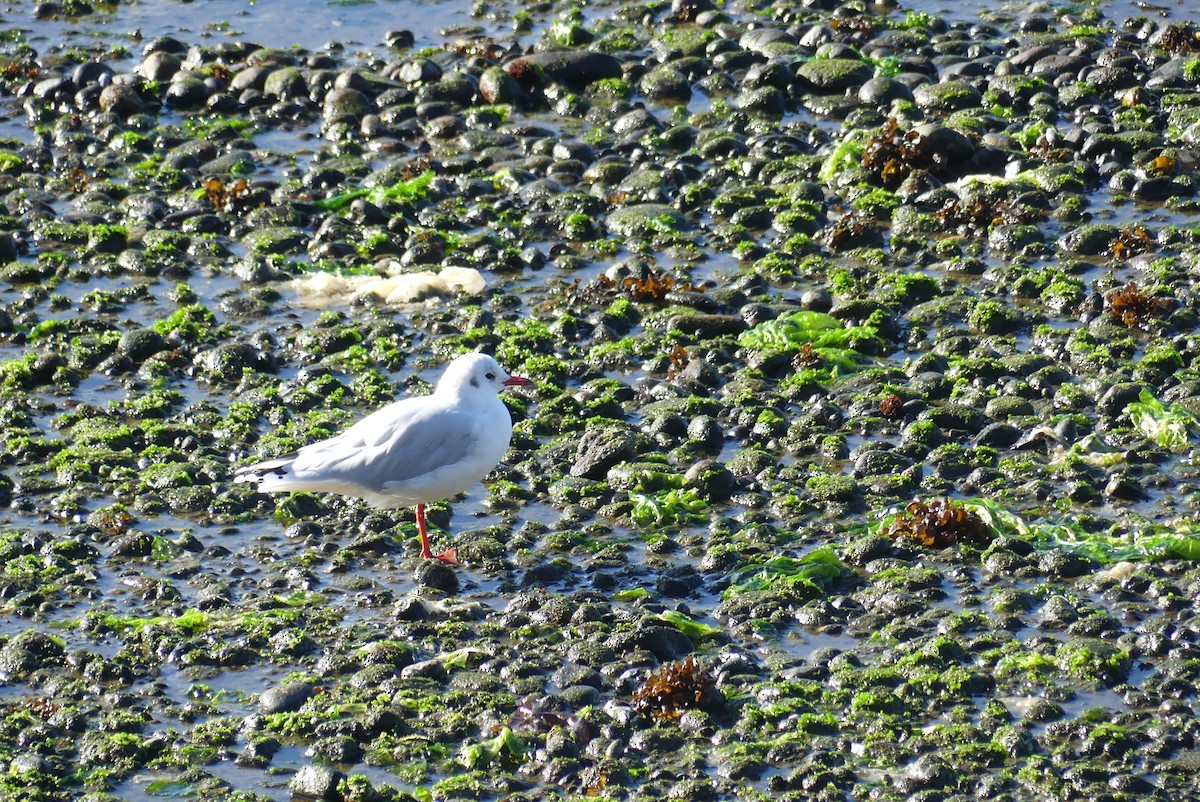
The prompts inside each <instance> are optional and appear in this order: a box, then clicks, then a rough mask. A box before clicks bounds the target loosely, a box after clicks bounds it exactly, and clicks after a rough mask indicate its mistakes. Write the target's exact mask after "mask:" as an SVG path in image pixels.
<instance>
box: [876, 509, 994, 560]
mask: <svg viewBox="0 0 1200 802" xmlns="http://www.w3.org/2000/svg"><path fill="white" fill-rule="evenodd" d="M883 534H885V535H887V536H888V537H892V538H901V537H903V538H908V539H909V540H915V541H916V542H918V543H920V544H921V545H922V546H928V547H929V548H935V549H940V548H945V547H946V546H953V545H954V544H956V543H973V544H975V545H981V546H982V545H987V544H988V543H991V542H992V539H993V538H994V537H995V533H994V532H993V531H992V528H991V527H990V526H988V525H987V523H986V522H985V521H984V520H983V518H981V517H980V516H979V515H978V514H977V513H975V512H974V511H973V510H971V509H968V508H967V507H966V506H965V505H963V504H962V503H961V502H957V501H951V500H950V499H947V498H940V499H934V500H933V501H928V502H925V501H912V502H910V503H909V505H908V506H907V507H905V508H904V511H903V512H898V513H896V515H895V517H894V518H893V519H892V521H891V523H888V524H886V525H885V526H884V527H883Z"/></svg>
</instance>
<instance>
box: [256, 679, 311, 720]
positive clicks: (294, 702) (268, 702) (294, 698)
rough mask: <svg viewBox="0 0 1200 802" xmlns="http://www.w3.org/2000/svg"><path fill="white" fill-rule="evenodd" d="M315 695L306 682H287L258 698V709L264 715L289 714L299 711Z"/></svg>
mask: <svg viewBox="0 0 1200 802" xmlns="http://www.w3.org/2000/svg"><path fill="white" fill-rule="evenodd" d="M315 693H316V689H315V688H313V686H312V685H310V684H308V683H307V682H289V683H288V684H287V685H283V686H281V687H278V688H271V689H269V690H267V691H265V692H264V693H263V694H262V696H260V697H258V709H259V712H261V713H264V714H270V713H291V712H294V711H296V710H299V709H300V708H301V707H302V706H303V705H304V703H305V702H307V701H308V700H309V699H311V698H312V697H313V695H314V694H315Z"/></svg>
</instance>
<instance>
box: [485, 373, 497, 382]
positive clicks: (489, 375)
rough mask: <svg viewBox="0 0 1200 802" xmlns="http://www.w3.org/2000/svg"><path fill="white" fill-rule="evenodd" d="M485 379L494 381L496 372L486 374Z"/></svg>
mask: <svg viewBox="0 0 1200 802" xmlns="http://www.w3.org/2000/svg"><path fill="white" fill-rule="evenodd" d="M487 380H488V381H490V382H494V381H495V380H496V374H495V373H489V374H488V375H487Z"/></svg>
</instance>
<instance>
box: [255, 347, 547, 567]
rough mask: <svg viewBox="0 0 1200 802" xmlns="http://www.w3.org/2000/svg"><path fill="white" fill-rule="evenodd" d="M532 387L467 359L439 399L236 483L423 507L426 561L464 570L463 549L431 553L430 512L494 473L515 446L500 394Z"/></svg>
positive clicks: (443, 382)
mask: <svg viewBox="0 0 1200 802" xmlns="http://www.w3.org/2000/svg"><path fill="white" fill-rule="evenodd" d="M531 384H533V382H531V381H530V380H529V379H526V378H522V377H521V376H511V375H509V374H508V373H507V372H506V371H505V370H504V369H503V368H501V367H500V365H499V363H497V362H496V360H495V359H493V358H492V357H490V356H488V355H487V354H463V355H462V356H459V357H457V358H455V359H454V361H452V362H451V363H450V364H449V366H447V368H446V371H445V372H444V373H443V374H442V377H441V378H440V379H438V383H437V386H436V387H435V388H434V391H433V392H432V393H431V394H429V395H424V396H417V397H414V398H406V399H404V400H402V401H396V402H393V403H391V404H388V405H387V406H386V407H383V408H381V409H378V410H376V411H375V412H373V413H371V414H370V415H368V416H367V417H365V418H363V419H362V420H360V421H359V422H358V423H356V424H354V425H353V426H351V427H350V428H349V429H347V430H346V431H344V432H342V433H341V434H339V435H335V436H334V437H331V438H329V439H328V440H322V441H320V442H318V443H313V444H311V445H307V446H304V447H303V448H301V449H299V450H298V451H295V452H293V453H291V454H286V455H284V456H282V457H278V458H276V459H270V460H266V461H264V462H259V463H255V464H254V465H247V466H245V467H243V468H239V469H238V470H237V473H236V476H235V477H234V480H233V481H234V482H253V483H255V484H257V485H258V489H259V490H260V491H263V492H267V493H275V492H287V491H296V490H309V491H314V492H320V493H337V494H338V495H342V496H352V497H354V498H361V499H364V500H365V501H366V502H367V503H368V504H370V505H371V506H372V507H375V508H377V509H398V508H402V507H408V506H412V505H416V512H417V531H418V532H419V533H420V535H421V556H422V557H423V558H425V559H432V558H435V557H436V559H439V560H442V561H443V562H446V563H449V564H451V565H457V564H458V556H457V549H450V550H448V551H446V552H443V553H442V554H438V555H434V553H433V552H432V551H431V550H430V548H429V535H428V534H427V533H426V530H425V505H426V504H428V503H430V502H432V501H438V500H439V499H444V498H449V497H451V496H454V495H457V494H458V493H460V492H462V491H463V490H466V489H467V488H468V487H470V486H471V485H473V484H475V483H476V482H478V481H479V480H481V479H483V477H484V476H486V475H487V474H488V473H489V472H490V471H491V470H492V469H493V468H495V467H496V465H497V464H498V463H499V462H500V458H501V457H503V456H504V452H505V450H507V449H508V443H509V440H511V439H512V418H511V417H510V416H509V414H508V407H506V406H504V402H503V401H501V400H500V397H499V393H500V391H501V390H503V389H504V388H505V387H524V386H528V385H531Z"/></svg>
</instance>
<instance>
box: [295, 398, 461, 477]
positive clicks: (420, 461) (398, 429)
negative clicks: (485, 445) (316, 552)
mask: <svg viewBox="0 0 1200 802" xmlns="http://www.w3.org/2000/svg"><path fill="white" fill-rule="evenodd" d="M478 437H479V422H478V419H477V418H475V417H473V416H470V415H466V414H463V413H462V412H460V411H459V410H457V409H453V408H445V407H434V406H431V405H413V406H408V405H401V406H400V407H398V408H395V407H385V408H384V409H381V410H379V411H378V412H376V413H374V414H372V415H368V416H367V417H366V418H363V419H362V420H361V421H359V422H358V423H356V424H355V425H354V426H352V427H350V428H349V429H347V430H346V431H345V432H343V433H342V434H340V435H338V436H337V437H333V438H330V439H329V440H324V441H322V442H320V443H314V444H312V445H310V446H305V447H304V448H302V449H300V452H299V454H298V455H297V456H296V459H295V461H294V462H293V463H292V465H291V471H290V473H291V475H292V476H293V477H294V478H295V479H297V480H301V481H325V482H345V483H350V484H354V485H358V486H359V487H363V488H367V489H370V490H373V491H376V492H380V491H382V490H383V485H384V484H387V483H395V482H404V481H406V480H409V479H413V478H416V477H419V476H424V475H425V474H428V473H432V472H433V471H435V470H437V469H438V468H442V467H445V466H447V465H453V464H455V463H457V462H460V461H462V460H463V459H464V458H466V456H467V455H468V454H469V453H470V451H471V449H472V448H473V447H474V446H475V444H476V443H477V441H478Z"/></svg>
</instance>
